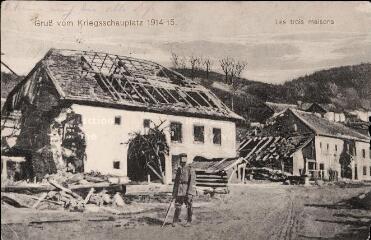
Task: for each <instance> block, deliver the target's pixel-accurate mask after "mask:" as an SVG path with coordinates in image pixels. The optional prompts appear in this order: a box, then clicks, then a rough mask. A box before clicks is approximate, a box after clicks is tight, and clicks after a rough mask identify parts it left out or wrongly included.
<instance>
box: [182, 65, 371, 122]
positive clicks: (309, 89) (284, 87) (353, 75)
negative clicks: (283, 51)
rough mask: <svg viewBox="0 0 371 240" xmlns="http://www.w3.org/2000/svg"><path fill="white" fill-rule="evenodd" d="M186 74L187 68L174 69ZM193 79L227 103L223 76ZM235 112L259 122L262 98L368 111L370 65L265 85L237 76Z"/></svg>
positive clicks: (262, 115) (370, 107) (370, 106)
mask: <svg viewBox="0 0 371 240" xmlns="http://www.w3.org/2000/svg"><path fill="white" fill-rule="evenodd" d="M177 71H178V72H180V73H182V74H183V75H185V76H188V77H190V76H191V71H190V70H189V69H177ZM195 80H196V81H198V82H199V83H201V84H202V85H204V86H205V87H207V88H210V89H211V90H212V91H214V92H215V94H217V95H218V96H219V97H220V98H221V99H222V100H223V101H224V102H226V103H227V104H228V105H230V98H231V97H230V92H231V91H230V89H229V88H228V86H227V85H225V84H224V75H223V74H220V73H216V72H211V73H210V74H209V79H206V73H205V72H204V71H201V70H200V71H197V72H196V73H195ZM236 89H237V92H236V97H235V111H236V112H237V113H238V114H240V115H242V116H244V117H245V118H246V119H247V120H249V121H259V122H262V121H264V120H265V118H266V109H264V108H263V107H262V106H263V105H262V104H263V103H264V102H266V101H269V102H280V103H294V104H296V103H297V102H298V101H302V102H317V103H333V104H334V105H335V106H336V107H337V108H339V109H360V108H364V109H367V110H371V64H370V63H367V64H359V65H354V66H343V67H336V68H331V69H328V70H321V71H317V72H315V73H313V74H310V75H306V76H303V77H299V78H297V79H294V80H292V81H288V82H286V83H284V84H278V85H274V84H268V83H262V82H257V81H252V80H248V79H244V78H241V79H238V81H237V87H236Z"/></svg>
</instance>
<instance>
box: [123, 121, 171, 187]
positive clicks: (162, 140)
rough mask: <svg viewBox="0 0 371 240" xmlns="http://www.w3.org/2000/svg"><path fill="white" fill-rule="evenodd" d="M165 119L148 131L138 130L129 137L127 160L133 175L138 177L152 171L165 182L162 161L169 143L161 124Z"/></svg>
mask: <svg viewBox="0 0 371 240" xmlns="http://www.w3.org/2000/svg"><path fill="white" fill-rule="evenodd" d="M164 122H165V121H162V122H161V123H160V124H158V125H156V124H155V123H153V122H152V123H153V125H154V127H150V128H149V131H148V133H146V134H142V133H140V132H135V133H132V134H131V135H132V137H131V138H130V139H129V141H128V144H129V151H128V162H129V161H130V163H131V164H132V165H134V166H133V168H134V171H135V172H134V175H135V176H136V177H137V179H138V178H139V177H138V175H139V176H141V175H145V173H149V172H152V173H153V174H155V175H156V176H157V177H158V178H159V179H160V180H161V182H162V183H164V182H165V176H164V171H165V170H164V169H165V166H164V163H165V156H166V155H169V145H168V144H167V141H166V135H165V132H164V128H162V127H161V126H162V125H163V123H164Z"/></svg>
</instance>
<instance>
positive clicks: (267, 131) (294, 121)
mask: <svg viewBox="0 0 371 240" xmlns="http://www.w3.org/2000/svg"><path fill="white" fill-rule="evenodd" d="M311 133H313V131H312V130H311V129H310V128H308V127H307V126H306V125H305V124H304V123H303V122H302V121H300V120H299V119H298V118H297V117H296V116H295V115H294V114H293V113H292V112H290V111H285V112H283V113H281V114H280V115H278V116H277V117H276V118H275V119H273V120H272V121H270V122H269V123H267V126H266V127H265V128H264V129H263V130H262V135H265V136H281V137H288V136H292V135H303V134H311Z"/></svg>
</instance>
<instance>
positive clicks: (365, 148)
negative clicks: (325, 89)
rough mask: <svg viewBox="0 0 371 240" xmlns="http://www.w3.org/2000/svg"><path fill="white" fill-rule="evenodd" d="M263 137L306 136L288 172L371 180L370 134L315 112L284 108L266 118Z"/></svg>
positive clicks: (328, 177) (327, 177)
mask: <svg viewBox="0 0 371 240" xmlns="http://www.w3.org/2000/svg"><path fill="white" fill-rule="evenodd" d="M263 134H264V135H265V136H284V137H286V138H287V137H292V136H306V137H308V139H312V140H310V141H308V142H305V145H304V146H303V147H302V148H300V149H301V151H300V152H296V153H295V154H296V156H295V158H294V160H293V161H294V163H293V164H292V166H293V169H292V173H295V174H298V173H304V174H308V175H311V176H314V175H316V177H319V178H324V179H330V178H350V179H353V180H371V153H370V137H369V136H366V135H363V134H361V133H359V132H357V131H355V130H353V129H351V128H348V127H346V126H344V125H343V124H340V123H335V122H332V121H329V120H327V119H325V118H322V117H320V116H318V114H316V113H311V112H305V111H300V110H297V109H291V108H290V109H287V110H286V111H284V112H282V113H280V114H278V115H277V116H275V117H274V118H272V119H271V120H270V123H269V124H268V125H267V127H266V128H265V129H264V133H263Z"/></svg>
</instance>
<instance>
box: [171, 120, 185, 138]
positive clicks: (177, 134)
mask: <svg viewBox="0 0 371 240" xmlns="http://www.w3.org/2000/svg"><path fill="white" fill-rule="evenodd" d="M170 139H171V141H172V142H182V124H181V123H178V122H172V123H170Z"/></svg>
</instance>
